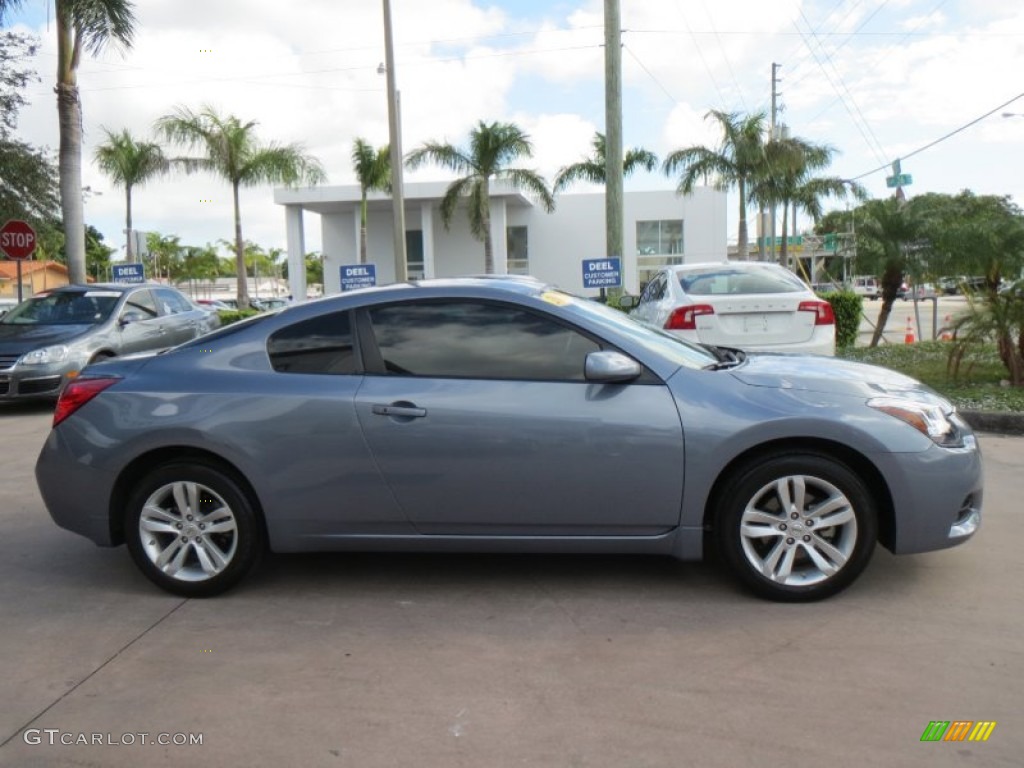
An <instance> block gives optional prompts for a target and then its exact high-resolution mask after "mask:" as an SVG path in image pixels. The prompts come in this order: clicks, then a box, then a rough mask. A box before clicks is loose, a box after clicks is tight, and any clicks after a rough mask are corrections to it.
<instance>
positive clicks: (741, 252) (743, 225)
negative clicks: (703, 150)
mask: <svg viewBox="0 0 1024 768" xmlns="http://www.w3.org/2000/svg"><path fill="white" fill-rule="evenodd" d="M739 193H740V224H739V232H738V233H737V243H736V250H737V256H739V258H740V260H741V261H747V260H748V259H749V258H750V251H749V248H748V245H747V242H748V236H747V185H746V183H745V182H744V181H743V179H742V178H741V179H740V181H739Z"/></svg>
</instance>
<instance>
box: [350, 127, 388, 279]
mask: <svg viewBox="0 0 1024 768" xmlns="http://www.w3.org/2000/svg"><path fill="white" fill-rule="evenodd" d="M352 167H353V168H354V169H355V172H356V178H357V179H359V191H360V194H361V195H362V199H361V201H360V204H359V205H360V207H359V263H360V264H365V263H366V195H367V193H368V192H369V191H370V190H371V189H376V190H379V191H381V192H390V191H391V153H390V150H389V148H388V146H387V145H385V146H383V147H381V148H380V149H374V148H373V147H371V146H370V145H369V144H368V143H367V142H366V141H364V140H363V139H361V138H357V139H356V140H355V143H354V144H353V145H352Z"/></svg>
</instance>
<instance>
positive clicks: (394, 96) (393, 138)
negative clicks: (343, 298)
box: [384, 0, 408, 283]
mask: <svg viewBox="0 0 1024 768" xmlns="http://www.w3.org/2000/svg"><path fill="white" fill-rule="evenodd" d="M384 66H385V68H386V70H387V72H386V73H385V74H386V75H387V78H388V134H389V142H390V150H391V205H392V210H393V216H394V221H393V222H392V227H393V228H394V231H395V282H396V283H404V282H405V281H406V279H407V277H408V273H407V270H406V260H405V192H404V190H403V188H402V123H401V118H400V116H399V111H398V110H399V102H398V93H397V90H396V88H395V50H394V41H393V40H392V38H391V2H390V0H384Z"/></svg>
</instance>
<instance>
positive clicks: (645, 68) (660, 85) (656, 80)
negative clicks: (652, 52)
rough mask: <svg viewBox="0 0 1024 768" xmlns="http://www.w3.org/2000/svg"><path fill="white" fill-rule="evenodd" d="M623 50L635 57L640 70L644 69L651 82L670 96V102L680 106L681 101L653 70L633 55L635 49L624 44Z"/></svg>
mask: <svg viewBox="0 0 1024 768" xmlns="http://www.w3.org/2000/svg"><path fill="white" fill-rule="evenodd" d="M622 48H623V50H625V51H626V53H628V54H629V55H630V56H632V57H633V61H635V62H636V63H637V64H639V65H640V69H642V70H643V71H644V72H646V73H647V76H648V77H649V78H651V80H653V81H654V84H655V85H657V86H658V87H659V88H661V90H662V93H664V94H665V95H666V96H668V98H669V101H671V102H672V103H673V104H677V105H678V104H679V101H678V100H677V99H676V97H675V96H673V95H672V94H671V93H670V92H669V90H668V88H666V87H665V86H664V85H662V83H661V81H660V80H659V79H658V78H656V77H655V76H654V73H653V72H651V70H649V69H648V68H647V66H646V65H645V64H644V63H643V62H642V61H640V57H638V56H637V55H636V54H635V53H633V49H632V48H630V47H629V46H628V45H625V44H623V46H622Z"/></svg>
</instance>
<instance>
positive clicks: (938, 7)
mask: <svg viewBox="0 0 1024 768" xmlns="http://www.w3.org/2000/svg"><path fill="white" fill-rule="evenodd" d="M948 2H949V0H939V1H938V2H937V3H936V4H935V5H934V6H933V7H932V9H931V10H930V11H928V13H926V14H925V15H924V16H922V17H921V18H920V19H919V20H918V22H917V24H915V25H914V27H913V28H912V29H911V30H910V31H909V32H907V33H906V34H904V36H903V37H901V38H900V39H899V40H897V41H896V43H895V44H894V45H895V46H896V47H899V46H901V45H902V44H903V43H904V42H906V41H907V40H908V39H910V37H911V36H912V35H914V33H915V32H916V30H917V29H919V28H920V27H921V26H922V25H923V24H925V22H927V21H928V17H929V16H931V15H932V14H934V13H936V12H938V11H939V10H941V9H942V6H944V5H945V4H946V3H948ZM929 34H932V33H929ZM846 42H849V41H846ZM846 42H844V43H842V44H841V45H839V46H837V47H836V48H835V50H834V51H833V53H836V52H838V51H839V49H840V48H842V47H843V46H844V45H846ZM889 55H890V54H889V52H888V51H883V52H882V54H881V55H879V56H877V57H876V58H875V59H874V61H872V62H871V64H870V65H869V66H868V67H867V68H866V69H868V70H872V69H875V68H876V67H877V66H878V65H879V64H881V63H882V60H883V59H885V58H887V57H888V56H889ZM862 79H863V78H862ZM855 85H856V83H855ZM838 102H839V99H838V98H836V99H833V100H832V101H831V102H829V104H828V106H826V107H825V108H824V109H822V110H820V111H819V112H818V113H817V114H816V115H815V116H814V117H812V118H811V119H810V120H808V121H807V122H809V123H813V122H814V121H816V120H817V119H818V118H819V117H821V116H822V115H824V114H825V113H826V112H828V111H829V110H830V109H832V107H834V106H835V105H836V104H837V103H838Z"/></svg>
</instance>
